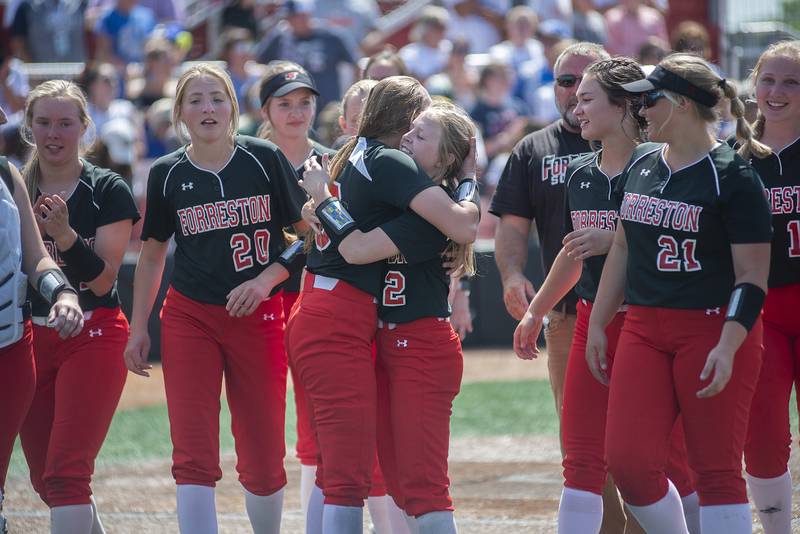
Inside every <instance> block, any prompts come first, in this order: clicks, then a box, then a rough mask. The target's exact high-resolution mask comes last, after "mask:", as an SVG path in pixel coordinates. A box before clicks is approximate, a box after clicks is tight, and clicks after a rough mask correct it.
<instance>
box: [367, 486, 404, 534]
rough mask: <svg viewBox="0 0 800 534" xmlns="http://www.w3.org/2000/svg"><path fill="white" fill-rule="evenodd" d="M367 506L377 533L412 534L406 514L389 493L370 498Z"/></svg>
mask: <svg viewBox="0 0 800 534" xmlns="http://www.w3.org/2000/svg"><path fill="white" fill-rule="evenodd" d="M367 507H368V508H369V517H370V519H372V526H373V527H375V532H376V534H410V533H409V530H408V525H406V520H405V517H406V514H405V513H404V512H403V511H402V510H401V509H400V508H399V507H398V506H397V504H396V503H395V502H394V499H392V498H391V497H390V496H389V495H383V496H381V497H370V498H368V499H367Z"/></svg>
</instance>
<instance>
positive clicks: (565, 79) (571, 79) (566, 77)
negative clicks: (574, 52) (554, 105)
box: [556, 74, 582, 87]
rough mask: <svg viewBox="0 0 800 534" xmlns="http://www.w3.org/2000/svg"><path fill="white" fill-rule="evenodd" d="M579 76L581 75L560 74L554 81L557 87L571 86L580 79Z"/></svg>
mask: <svg viewBox="0 0 800 534" xmlns="http://www.w3.org/2000/svg"><path fill="white" fill-rule="evenodd" d="M581 78H582V76H575V75H574V74H562V75H561V76H559V77H558V78H556V83H557V84H558V86H559V87H573V86H574V85H575V84H576V83H578V82H580V81H581Z"/></svg>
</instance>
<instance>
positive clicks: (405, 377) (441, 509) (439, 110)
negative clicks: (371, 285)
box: [303, 102, 478, 533]
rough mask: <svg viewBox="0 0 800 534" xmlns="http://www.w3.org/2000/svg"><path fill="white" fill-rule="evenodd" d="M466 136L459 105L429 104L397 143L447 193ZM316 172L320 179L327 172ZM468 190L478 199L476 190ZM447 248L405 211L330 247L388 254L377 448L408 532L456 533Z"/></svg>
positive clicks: (463, 266) (465, 254)
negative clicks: (450, 458)
mask: <svg viewBox="0 0 800 534" xmlns="http://www.w3.org/2000/svg"><path fill="white" fill-rule="evenodd" d="M474 135H475V127H474V125H473V124H472V121H471V120H470V119H469V117H468V116H467V115H466V114H465V113H464V112H463V111H461V110H459V109H458V108H456V107H455V106H453V105H452V104H448V103H444V102H436V103H434V104H433V105H431V107H429V108H428V109H426V110H425V111H423V112H422V113H421V114H420V115H419V117H417V118H416V119H415V120H414V123H413V127H412V129H411V131H410V132H408V133H407V134H405V135H404V136H403V139H402V142H401V145H400V149H401V150H402V151H403V152H405V153H407V154H409V155H410V156H411V157H412V158H413V159H414V161H416V162H417V164H418V165H419V167H420V169H422V170H423V171H425V172H426V173H427V174H428V175H430V176H431V177H432V178H433V181H434V182H435V183H438V184H440V185H442V186H445V187H448V188H449V189H450V190H451V191H453V190H456V188H457V184H458V181H457V179H456V178H457V176H458V173H459V171H460V170H461V169H462V166H463V164H464V162H465V161H467V162H468V164H467V165H466V167H468V168H467V169H465V170H466V174H468V175H469V176H470V177H471V178H469V179H467V180H465V186H464V187H471V186H472V184H473V183H474V163H473V165H472V166H470V165H469V163H470V162H471V161H472V160H470V159H469V154H470V139H474ZM311 166H312V168H313V164H311ZM310 174H311V175H313V173H309V172H308V171H306V173H305V174H304V180H303V185H304V187H308V188H309V189H310V190H312V191H313V190H317V191H319V190H321V189H322V187H321V186H320V185H319V184H316V185H314V184H311V183H308V182H310V181H311V180H312V176H309V175H310ZM320 176H321V177H323V179H322V181H321V183H322V184H324V183H326V182H327V180H325V179H324V177H325V176H326V174H325V173H321V174H317V175H316V177H317V179H319V177H320ZM470 191H471V195H472V197H471V198H472V199H473V200H475V201H476V202H477V199H478V195H477V190H476V189H474V188H472V189H471V190H470ZM457 198H458V197H457ZM318 200H321V199H318ZM447 248H448V241H447V238H446V237H445V236H444V235H443V234H442V233H441V232H439V231H438V230H437V229H436V228H435V227H433V226H432V225H431V224H430V223H428V222H426V221H425V220H424V219H422V218H421V217H419V216H418V215H417V214H415V213H412V212H406V213H404V214H403V215H401V216H400V217H398V218H396V219H393V220H391V221H389V222H387V223H385V224H382V225H381V226H379V227H378V228H376V229H373V230H371V231H369V232H367V233H362V232H360V231H358V230H356V231H353V232H352V233H350V234H349V235H348V236H347V237H346V238H345V239H344V240H342V242H341V244H340V245H339V252H340V253H341V254H342V256H343V257H344V259H345V260H346V261H347V262H348V263H352V264H365V263H372V262H375V261H380V260H387V262H386V266H385V275H384V288H383V292H382V294H381V298H380V306H379V308H378V316H379V318H380V321H379V323H378V325H379V329H378V334H377V346H378V354H377V380H378V382H377V389H378V450H379V452H380V458H381V466H382V467H383V468H384V470H385V474H386V482H387V486H388V488H389V493H390V494H391V495H392V497H393V498H394V500H395V502H397V503H399V504H400V506H401V507H402V508H403V510H404V511H405V512H406V514H407V515H408V516H409V521H410V522H411V523H412V528H411V530H412V531H413V532H422V533H432V532H455V521H454V519H453V502H452V500H451V499H450V495H449V491H448V487H449V479H448V476H447V453H448V446H449V433H450V413H451V409H452V402H453V399H454V398H455V396H456V395H457V394H458V391H459V388H460V384H461V374H462V370H463V357H462V353H461V343H460V341H459V339H458V336H457V335H456V334H455V332H454V330H453V328H452V327H451V325H450V322H449V320H448V317H449V315H450V313H451V310H450V306H449V305H448V292H449V281H450V278H449V277H448V276H447V273H446V272H445V270H444V268H443V267H442V261H441V257H442V254H443V253H444V252H445V251H446V249H447ZM453 255H454V256H455V257H456V263H457V264H458V268H459V271H460V272H463V273H464V274H469V275H471V274H474V271H475V269H474V258H473V255H472V247H471V246H470V245H467V246H458V247H454V248H453ZM415 517H416V518H417V519H414V518H415Z"/></svg>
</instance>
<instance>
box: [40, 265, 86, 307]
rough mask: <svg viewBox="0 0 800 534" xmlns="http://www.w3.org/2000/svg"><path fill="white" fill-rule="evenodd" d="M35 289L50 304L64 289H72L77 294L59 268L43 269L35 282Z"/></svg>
mask: <svg viewBox="0 0 800 534" xmlns="http://www.w3.org/2000/svg"><path fill="white" fill-rule="evenodd" d="M36 291H38V292H39V294H40V295H41V296H42V297H43V298H44V300H46V301H47V303H48V304H51V305H52V304H53V303H54V302H55V301H56V299H57V298H58V295H60V294H61V293H63V292H64V291H72V292H73V293H75V294H76V295H77V294H78V292H77V291H75V288H74V287H72V286H71V285H70V283H69V280H67V277H66V276H64V273H63V272H61V270H60V269H48V270H46V271H44V272H43V273H42V274H41V275H40V276H39V280H38V281H37V283H36Z"/></svg>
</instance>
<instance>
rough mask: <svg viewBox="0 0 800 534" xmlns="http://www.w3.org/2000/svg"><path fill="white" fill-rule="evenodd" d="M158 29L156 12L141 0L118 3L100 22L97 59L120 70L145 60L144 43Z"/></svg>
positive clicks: (118, 1)
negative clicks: (141, 2)
mask: <svg viewBox="0 0 800 534" xmlns="http://www.w3.org/2000/svg"><path fill="white" fill-rule="evenodd" d="M155 27H156V16H155V13H154V12H153V10H152V9H149V8H147V7H143V6H140V5H139V2H138V0H116V3H115V5H114V7H113V8H111V9H110V10H108V11H106V12H105V14H104V15H102V16H101V17H100V19H99V20H98V21H97V26H96V27H95V32H96V34H97V54H96V55H97V59H99V60H100V61H110V62H112V63H114V64H115V65H117V66H118V67H124V66H125V65H127V64H128V63H138V62H141V61H142V59H144V44H145V42H146V41H147V38H148V36H149V35H150V33H151V32H152V31H153V29H154V28H155Z"/></svg>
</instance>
